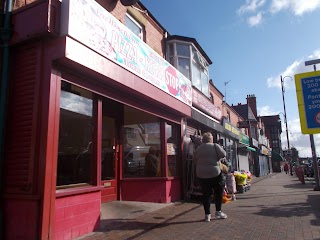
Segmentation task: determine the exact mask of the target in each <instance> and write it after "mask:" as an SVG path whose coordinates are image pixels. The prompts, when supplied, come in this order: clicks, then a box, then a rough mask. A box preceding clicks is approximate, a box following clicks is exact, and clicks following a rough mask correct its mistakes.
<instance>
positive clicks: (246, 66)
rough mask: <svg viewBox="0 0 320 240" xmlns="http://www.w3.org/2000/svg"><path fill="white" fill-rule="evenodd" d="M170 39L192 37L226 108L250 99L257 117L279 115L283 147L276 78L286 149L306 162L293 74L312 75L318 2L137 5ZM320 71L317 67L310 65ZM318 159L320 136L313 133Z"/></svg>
mask: <svg viewBox="0 0 320 240" xmlns="http://www.w3.org/2000/svg"><path fill="white" fill-rule="evenodd" d="M141 2H142V4H143V5H145V7H146V8H147V9H148V11H149V12H150V13H151V14H152V15H153V16H154V17H155V18H156V19H157V20H158V22H159V23H160V24H161V25H162V26H163V27H164V28H165V29H166V30H167V31H168V32H169V33H170V34H171V35H180V36H185V37H191V38H195V39H196V40H197V42H198V43H199V44H200V46H201V47H202V48H203V50H204V51H205V52H206V54H207V55H208V56H209V58H210V59H211V60H212V62H213V64H212V65H211V66H210V67H209V75H210V76H209V77H210V79H212V80H213V82H214V84H215V85H216V87H217V88H218V89H219V90H220V92H222V93H223V94H224V95H225V98H226V102H227V103H228V104H229V105H232V104H233V105H237V104H238V103H242V104H246V97H247V95H252V94H254V95H255V96H256V100H257V108H258V109H257V110H258V115H260V116H267V115H276V114H280V118H281V120H282V134H281V140H282V145H283V149H286V148H287V146H288V145H287V138H286V127H285V124H284V107H283V100H282V91H281V80H280V76H283V83H284V99H285V107H286V115H287V123H288V135H289V144H290V147H295V148H296V149H297V150H298V151H299V156H300V157H312V154H311V146H310V135H308V134H302V133H301V127H300V118H299V112H298V104H297V97H296V87H295V82H294V75H295V74H299V73H304V72H311V71H313V66H305V61H309V60H314V59H320V30H319V23H320V0H230V1H212V0H199V1H186V0H174V1H172V0H141ZM316 68H317V70H320V64H317V65H316ZM313 136H314V141H315V146H316V154H317V156H320V134H314V135H313Z"/></svg>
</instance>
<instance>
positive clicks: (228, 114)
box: [226, 110, 231, 122]
mask: <svg viewBox="0 0 320 240" xmlns="http://www.w3.org/2000/svg"><path fill="white" fill-rule="evenodd" d="M226 117H227V119H228V121H229V122H231V119H230V111H229V110H227V116H226Z"/></svg>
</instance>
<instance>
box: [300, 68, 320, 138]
mask: <svg viewBox="0 0 320 240" xmlns="http://www.w3.org/2000/svg"><path fill="white" fill-rule="evenodd" d="M294 78H295V84H296V94H297V101H298V109H299V116H300V125H301V132H302V133H303V134H315V133H320V71H314V72H306V73H301V74H296V75H295V76H294Z"/></svg>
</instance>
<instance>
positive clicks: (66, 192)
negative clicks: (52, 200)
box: [56, 186, 103, 198]
mask: <svg viewBox="0 0 320 240" xmlns="http://www.w3.org/2000/svg"><path fill="white" fill-rule="evenodd" d="M101 189H103V187H102V186H85V187H79V188H67V189H60V190H56V198H60V197H66V196H72V195H78V194H84V193H90V192H98V191H101Z"/></svg>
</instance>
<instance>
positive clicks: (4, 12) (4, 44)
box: [0, 0, 12, 239]
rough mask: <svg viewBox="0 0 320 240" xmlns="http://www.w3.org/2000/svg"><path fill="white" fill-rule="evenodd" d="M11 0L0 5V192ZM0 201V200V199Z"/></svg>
mask: <svg viewBox="0 0 320 240" xmlns="http://www.w3.org/2000/svg"><path fill="white" fill-rule="evenodd" d="M11 12H12V0H6V1H3V5H2V6H1V26H0V43H1V50H2V66H1V79H0V81H1V85H0V91H1V92H0V194H1V195H2V194H3V172H4V170H3V165H4V164H3V162H4V139H5V120H6V107H7V86H8V75H9V74H8V71H9V42H10V39H11V36H12V28H11ZM1 201H2V200H1ZM1 205H2V207H0V238H1V239H4V216H3V215H4V207H3V204H1Z"/></svg>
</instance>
